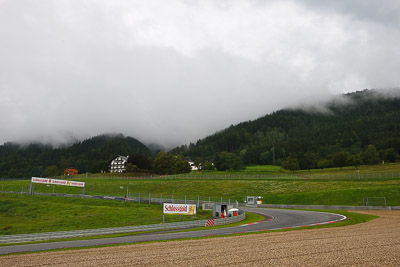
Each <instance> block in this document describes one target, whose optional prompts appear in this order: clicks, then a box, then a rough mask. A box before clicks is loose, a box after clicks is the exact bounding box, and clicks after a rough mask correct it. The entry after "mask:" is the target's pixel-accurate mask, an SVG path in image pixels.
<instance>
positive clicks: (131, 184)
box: [0, 163, 400, 206]
mask: <svg viewBox="0 0 400 267" xmlns="http://www.w3.org/2000/svg"><path fill="white" fill-rule="evenodd" d="M277 168H279V167H275V166H272V167H271V166H253V167H248V170H252V171H254V173H255V174H245V175H243V173H242V172H235V173H230V172H226V173H223V174H220V175H216V174H215V173H211V174H207V173H206V174H196V173H194V174H190V175H181V176H173V177H171V176H164V177H157V178H154V177H153V178H128V177H120V178H118V177H115V176H114V177H111V178H99V177H88V178H86V175H80V176H77V177H71V179H72V180H78V181H84V182H86V188H85V193H86V194H88V195H109V196H128V195H129V196H131V197H139V194H140V197H142V198H148V197H149V194H151V195H150V196H151V197H152V198H170V199H171V198H172V199H177V198H179V199H185V196H186V198H187V199H193V200H197V199H198V197H199V198H200V200H202V201H208V200H211V201H221V198H222V200H223V201H231V202H233V201H235V200H237V201H239V202H242V201H243V199H244V198H245V197H246V196H248V195H253V196H254V195H256V196H262V197H263V198H264V203H271V204H306V205H307V204H313V205H355V206H358V205H363V198H365V197H385V198H386V201H387V205H391V206H400V197H399V196H400V178H397V177H398V176H396V175H398V174H399V173H400V164H398V163H397V164H385V165H376V166H361V167H360V173H363V174H364V176H360V179H358V178H357V176H356V178H351V179H349V178H346V177H347V176H345V175H346V173H349V172H352V173H353V174H354V173H356V172H355V170H354V168H353V169H351V168H342V169H341V170H340V169H339V168H333V169H326V170H324V171H323V172H322V171H321V170H311V172H308V171H304V172H299V173H300V174H302V173H304V176H298V177H292V176H262V175H261V176H259V173H263V170H264V171H265V170H267V172H269V171H270V170H273V171H277ZM278 172H279V171H278ZM264 173H265V172H264ZM310 173H313V174H316V175H317V176H310V175H309V174H310ZM330 174H332V176H329V175H330ZM394 174H396V175H394ZM325 175H326V176H325ZM282 177H283V178H282ZM64 179H65V178H64ZM29 184H30V181H29V180H3V181H0V189H2V190H4V191H16V192H21V191H24V192H28V188H29ZM34 192H42V193H53V192H55V193H71V194H80V193H81V192H82V189H80V188H76V187H75V188H74V187H63V186H53V185H51V186H48V185H41V184H34ZM374 204H375V205H383V204H384V203H383V202H376V203H370V205H374Z"/></svg>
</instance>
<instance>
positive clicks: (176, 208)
mask: <svg viewBox="0 0 400 267" xmlns="http://www.w3.org/2000/svg"><path fill="white" fill-rule="evenodd" d="M163 213H164V214H178V215H179V214H182V215H196V205H189V204H172V203H164V206H163Z"/></svg>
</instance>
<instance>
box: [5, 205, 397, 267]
mask: <svg viewBox="0 0 400 267" xmlns="http://www.w3.org/2000/svg"><path fill="white" fill-rule="evenodd" d="M359 212H360V213H366V214H374V215H378V216H380V218H378V219H375V220H372V221H370V222H367V223H362V224H357V225H351V226H345V227H334V228H320V229H303V230H299V231H289V232H275V233H263V234H254V235H243V236H230V237H218V238H211V239H198V240H184V241H170V242H157V243H142V244H133V245H125V246H115V247H102V248H92V249H80V250H67V251H53V252H43V253H34V254H21V255H8V256H4V257H0V266H208V265H211V266H214V265H229V266H232V265H233V266H235V265H240V266H271V265H279V266H282V265H283V266H328V265H329V266H343V265H351V266H400V211H359Z"/></svg>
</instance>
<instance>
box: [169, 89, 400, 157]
mask: <svg viewBox="0 0 400 267" xmlns="http://www.w3.org/2000/svg"><path fill="white" fill-rule="evenodd" d="M379 92H380V91H374V90H364V91H362V92H355V93H350V94H346V95H343V96H341V97H338V98H336V100H332V101H331V102H329V103H328V104H327V105H325V107H324V111H317V109H316V108H315V109H311V110H310V109H309V110H305V109H284V110H279V111H277V112H274V113H272V114H269V115H266V116H264V117H262V118H259V119H257V120H254V121H248V122H243V123H240V124H238V125H236V126H231V127H229V128H227V129H225V130H223V131H220V132H217V133H215V134H214V135H211V136H208V137H206V138H204V139H202V140H199V141H197V143H196V144H190V145H189V147H187V146H181V147H178V148H175V149H174V150H172V153H176V154H181V155H183V156H188V157H192V158H194V159H196V158H201V159H203V160H204V159H206V160H207V159H213V158H214V155H215V153H216V152H223V151H226V152H231V153H235V154H237V155H240V156H241V158H242V159H243V161H244V163H245V164H273V163H274V159H275V164H276V165H280V164H281V162H282V161H284V160H285V159H287V157H288V156H290V155H292V156H294V157H296V158H299V159H300V158H302V157H303V156H304V155H305V154H306V153H307V152H308V155H310V154H312V155H313V156H312V157H313V158H314V162H316V160H317V159H319V160H320V159H326V160H331V159H332V157H333V155H335V153H338V152H346V153H347V154H348V155H349V156H351V155H361V153H362V152H363V151H364V150H365V149H366V148H367V146H368V145H370V144H372V145H374V146H375V148H376V149H377V150H378V152H380V156H381V159H385V157H386V158H387V160H389V161H391V160H394V158H395V156H397V154H398V153H399V151H400V98H399V96H400V90H391V91H388V92H386V93H385V94H382V93H379ZM389 95H390V96H389ZM339 100H340V101H339ZM274 154H275V158H274ZM385 155H386V156H385Z"/></svg>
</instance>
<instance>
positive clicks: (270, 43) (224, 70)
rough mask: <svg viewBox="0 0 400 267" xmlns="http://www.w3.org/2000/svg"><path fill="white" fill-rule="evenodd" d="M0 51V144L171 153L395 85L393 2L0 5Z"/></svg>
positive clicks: (398, 27)
mask: <svg viewBox="0 0 400 267" xmlns="http://www.w3.org/2000/svg"><path fill="white" fill-rule="evenodd" d="M0 38H1V42H0V58H1V60H0V125H1V128H0V144H2V143H4V142H6V141H18V142H29V141H40V142H44V143H54V144H63V143H69V142H71V141H73V140H77V139H78V140H81V139H84V138H87V137H89V136H95V135H98V134H102V133H123V134H125V135H129V136H133V137H135V138H137V139H139V140H140V141H142V142H144V143H147V144H149V143H151V144H161V145H163V146H165V147H173V146H176V145H180V144H184V143H189V142H191V141H194V140H197V139H199V138H203V137H204V136H207V135H209V134H212V133H214V132H215V131H218V130H220V129H222V128H225V127H227V126H228V125H230V124H236V123H239V122H242V121H246V120H251V119H255V118H258V117H260V116H262V115H264V114H267V113H270V112H272V111H275V110H278V109H282V108H286V107H298V106H299V105H301V106H315V104H314V103H322V105H317V107H315V108H317V109H318V110H323V108H321V107H323V103H325V102H326V101H328V100H329V99H331V97H332V96H336V95H340V94H342V93H347V92H353V91H356V90H363V89H365V88H377V89H378V90H379V89H381V88H397V87H399V86H400V76H399V75H398V70H399V69H400V55H399V52H398V51H399V50H398V44H399V43H400V3H399V1H397V0H385V1H374V0H363V1H361V0H356V1H351V2H350V1H345V0H338V1H329V3H328V2H327V1H314V0H279V1H278V0H265V1H259V0H245V1H231V0H229V1H228V0H221V1H214V0H204V1H194V0H171V1H168V4H166V3H165V1H159V0H148V1H139V0H133V1H131V0H129V1H128V0H121V1H106V0H89V1H84V2H82V1H75V0H72V1H59V0H43V1H15V0H3V1H0Z"/></svg>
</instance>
